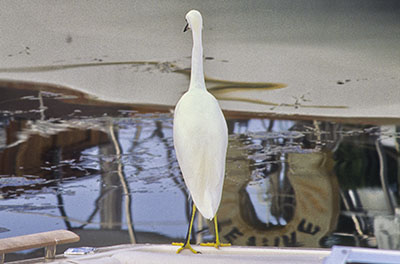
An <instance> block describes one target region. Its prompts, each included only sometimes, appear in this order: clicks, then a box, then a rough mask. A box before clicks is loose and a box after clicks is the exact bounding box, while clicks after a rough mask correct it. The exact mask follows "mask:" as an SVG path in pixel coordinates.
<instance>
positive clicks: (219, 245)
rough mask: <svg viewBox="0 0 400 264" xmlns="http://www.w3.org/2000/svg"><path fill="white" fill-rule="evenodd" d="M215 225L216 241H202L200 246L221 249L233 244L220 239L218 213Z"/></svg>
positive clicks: (215, 217)
mask: <svg viewBox="0 0 400 264" xmlns="http://www.w3.org/2000/svg"><path fill="white" fill-rule="evenodd" d="M214 226H215V243H201V244H200V246H206V247H215V248H217V249H219V247H229V246H231V243H221V242H220V241H219V234H218V221H217V215H215V216H214Z"/></svg>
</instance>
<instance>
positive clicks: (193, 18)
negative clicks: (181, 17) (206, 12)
mask: <svg viewBox="0 0 400 264" xmlns="http://www.w3.org/2000/svg"><path fill="white" fill-rule="evenodd" d="M185 18H186V22H187V25H186V27H185V29H184V30H183V32H185V31H187V30H188V29H192V30H202V29H203V18H202V17H201V14H200V12H199V11H197V10H190V11H189V12H188V13H187V14H186V17H185Z"/></svg>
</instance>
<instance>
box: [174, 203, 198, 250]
mask: <svg viewBox="0 0 400 264" xmlns="http://www.w3.org/2000/svg"><path fill="white" fill-rule="evenodd" d="M195 215H196V206H195V205H194V203H193V204H192V217H191V219H190V223H189V228H188V231H187V236H186V242H185V243H179V242H178V243H177V242H173V243H172V245H173V246H181V247H180V248H178V250H177V251H176V254H179V253H180V252H181V251H182V250H184V249H189V250H190V251H192V252H193V253H194V254H199V253H201V252H200V251H196V250H194V249H193V248H192V246H191V245H190V235H191V233H192V227H193V221H194V216H195Z"/></svg>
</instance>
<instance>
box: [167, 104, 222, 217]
mask: <svg viewBox="0 0 400 264" xmlns="http://www.w3.org/2000/svg"><path fill="white" fill-rule="evenodd" d="M185 99H187V100H185ZM192 99H193V98H188V97H183V98H182V99H181V101H180V102H179V103H178V105H177V108H176V111H175V117H174V146H175V151H176V156H177V159H178V162H179V166H180V167H181V170H182V174H183V177H184V180H185V183H186V186H187V187H188V189H189V191H190V194H191V196H192V198H193V201H194V203H195V204H196V206H197V208H198V209H199V211H200V212H201V214H202V215H203V216H204V217H206V218H210V219H211V218H212V217H214V215H215V213H216V211H217V209H218V206H219V203H220V200H221V194H222V186H223V180H224V174H225V158H226V148H227V127H226V121H225V119H224V117H223V114H222V112H221V110H220V108H219V106H218V103H217V101H216V100H215V99H214V98H213V97H211V99H209V98H207V99H209V100H208V101H207V103H206V105H204V104H205V103H204V101H205V100H199V98H198V97H196V100H195V101H196V102H195V104H194V105H193V103H194V102H193V100H192ZM202 99H204V98H202Z"/></svg>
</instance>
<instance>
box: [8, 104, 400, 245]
mask: <svg viewBox="0 0 400 264" xmlns="http://www.w3.org/2000/svg"><path fill="white" fill-rule="evenodd" d="M71 112H73V113H80V114H81V115H83V114H84V112H82V111H71ZM15 113H16V112H15ZM15 113H14V114H10V113H9V112H7V113H4V112H3V115H2V118H1V122H0V124H1V125H0V128H1V129H0V130H1V134H0V135H1V141H0V142H1V148H0V160H1V164H2V165H1V167H0V175H1V176H0V189H1V194H0V198H1V199H0V219H1V222H0V237H11V236H17V235H23V234H29V233H35V232H42V231H48V230H54V229H60V228H61V229H65V228H67V229H71V230H73V231H75V232H77V233H78V234H79V235H80V236H81V238H82V242H81V244H82V245H85V246H105V245H112V244H120V243H132V242H135V243H145V242H149V243H169V242H171V241H175V240H177V239H180V238H183V237H184V236H185V234H186V228H187V227H186V225H187V220H188V210H189V208H188V206H189V196H188V193H187V192H186V189H185V185H184V182H183V179H182V177H181V175H180V170H179V167H178V164H177V162H176V159H175V155H174V150H173V142H172V116H171V114H160V113H156V114H154V113H153V114H148V113H147V114H138V113H132V112H129V111H117V112H116V114H115V115H113V116H103V115H102V114H99V115H97V116H96V115H95V116H91V117H87V116H86V117H84V116H74V115H73V116H70V115H66V116H67V117H66V116H61V117H56V116H54V117H48V118H47V117H46V118H44V119H43V118H42V117H43V115H40V118H31V117H27V116H23V115H22V116H17V115H16V114H15ZM126 115H128V117H126ZM17 117H18V118H17ZM227 120H228V127H229V131H230V138H229V149H228V156H227V175H226V180H225V184H224V193H223V198H222V203H221V207H220V210H219V220H220V231H221V238H222V239H223V240H224V241H229V242H231V243H233V244H237V245H265V246H305V247H319V246H322V247H327V246H332V245H334V244H348V245H355V246H370V247H376V246H380V245H378V244H379V243H381V245H382V247H384V244H385V242H382V241H385V240H384V239H381V240H379V237H382V236H381V234H380V233H377V232H376V230H377V229H379V228H381V227H382V226H384V225H387V226H390V225H391V224H393V223H394V222H395V221H392V220H393V219H394V216H393V209H392V207H394V208H397V205H398V197H399V196H398V178H397V177H398V176H397V175H398V171H399V170H398V169H397V166H398V165H397V164H398V161H397V160H398V151H397V149H396V147H397V145H396V144H398V139H399V132H398V128H396V126H394V125H392V126H389V127H380V126H374V125H363V126H361V125H348V124H340V123H332V122H321V121H288V120H272V119H256V118H253V119H245V118H242V119H233V118H230V117H229V116H228V118H227ZM376 142H378V143H379V144H378V145H376ZM381 142H382V143H381ZM377 146H378V147H377ZM379 146H380V148H379ZM382 164H383V167H384V168H386V176H385V177H384V178H380V174H379V173H380V168H381V167H382ZM382 185H383V186H386V187H385V188H386V189H382V187H381V186H382ZM377 216H379V217H383V218H379V217H377ZM377 219H378V220H377ZM391 219H392V220H391ZM374 225H376V227H375V228H374ZM211 228H212V225H211V226H210V225H209V223H208V222H207V221H205V220H203V219H202V218H200V217H198V220H197V223H196V225H195V231H196V234H197V236H196V240H197V242H200V241H203V240H210V239H212V234H213V232H212V230H210V229H211ZM384 231H385V228H384V227H382V232H383V233H384ZM378 240H379V241H381V242H379V243H378V242H377V241H378Z"/></svg>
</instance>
